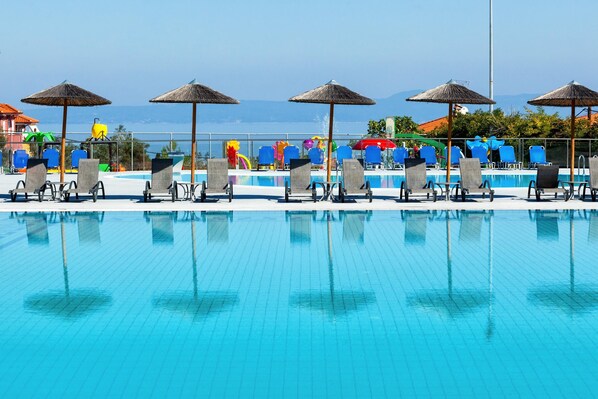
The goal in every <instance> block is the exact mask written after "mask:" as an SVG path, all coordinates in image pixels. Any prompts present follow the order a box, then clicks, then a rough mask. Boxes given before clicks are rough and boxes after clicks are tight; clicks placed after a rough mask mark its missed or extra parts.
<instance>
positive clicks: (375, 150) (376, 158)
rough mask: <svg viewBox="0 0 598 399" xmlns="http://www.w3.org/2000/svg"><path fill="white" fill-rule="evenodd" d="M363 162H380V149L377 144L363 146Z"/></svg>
mask: <svg viewBox="0 0 598 399" xmlns="http://www.w3.org/2000/svg"><path fill="white" fill-rule="evenodd" d="M365 163H373V164H377V165H378V164H381V163H382V150H381V149H380V147H378V146H377V145H368V146H367V147H365Z"/></svg>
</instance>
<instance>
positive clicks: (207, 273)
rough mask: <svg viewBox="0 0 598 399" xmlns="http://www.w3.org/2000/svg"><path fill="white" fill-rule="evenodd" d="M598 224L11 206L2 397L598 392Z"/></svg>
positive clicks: (567, 217)
mask: <svg viewBox="0 0 598 399" xmlns="http://www.w3.org/2000/svg"><path fill="white" fill-rule="evenodd" d="M597 243H598V212H589V211H588V212H579V211H565V212H563V211H560V212H556V211H554V212H536V211H532V212H527V211H525V212H523V211H518V212H515V211H513V212H510V211H509V212H507V211H497V212H493V213H491V212H459V213H457V212H383V211H378V212H348V211H347V212H286V213H285V212H235V213H224V212H221V213H205V212H197V213H185V212H178V213H176V212H174V213H169V212H159V213H142V212H129V213H125V212H112V213H110V212H107V213H71V214H61V213H19V214H17V213H12V214H9V213H0V249H1V253H2V266H1V271H2V278H1V279H0V303H1V304H2V313H1V317H2V320H1V323H0V325H1V326H2V327H1V330H0V334H1V338H2V343H3V345H2V348H3V349H2V356H0V372H1V373H2V378H1V379H0V395H1V396H2V397H23V396H35V397H43V396H53V397H102V398H103V397H107V396H119V397H131V396H142V397H148V396H155V397H166V396H183V397H207V396H212V397H218V398H220V397H231V396H232V397H238V396H241V397H276V398H279V397H288V396H293V397H314V396H330V397H360V398H361V397H376V398H378V397H391V398H395V397H398V396H401V395H402V396H407V397H412V396H456V397H461V396H474V397H480V396H484V397H498V396H500V397H505V396H507V397H509V396H542V397H544V396H551V397H553V396H557V397H592V396H596V395H597V394H598V384H597V383H596V375H598V341H597V340H596V331H597V330H598V317H596V312H597V310H598V268H597V267H596V262H595V259H596V256H595V254H596V251H595V248H596V244H597Z"/></svg>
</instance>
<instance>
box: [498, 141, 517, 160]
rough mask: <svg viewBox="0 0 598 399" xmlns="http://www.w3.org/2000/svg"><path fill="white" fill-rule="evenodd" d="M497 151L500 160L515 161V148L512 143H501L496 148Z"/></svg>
mask: <svg viewBox="0 0 598 399" xmlns="http://www.w3.org/2000/svg"><path fill="white" fill-rule="evenodd" d="M498 153H499V154H500V161H501V162H507V163H513V162H517V161H516V160H515V148H513V146H512V145H503V146H502V147H500V148H499V149H498Z"/></svg>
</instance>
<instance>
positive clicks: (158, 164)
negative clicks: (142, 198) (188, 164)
mask: <svg viewBox="0 0 598 399" xmlns="http://www.w3.org/2000/svg"><path fill="white" fill-rule="evenodd" d="M172 169H173V168H172V158H154V159H152V190H167V189H168V188H169V187H170V186H171V185H172Z"/></svg>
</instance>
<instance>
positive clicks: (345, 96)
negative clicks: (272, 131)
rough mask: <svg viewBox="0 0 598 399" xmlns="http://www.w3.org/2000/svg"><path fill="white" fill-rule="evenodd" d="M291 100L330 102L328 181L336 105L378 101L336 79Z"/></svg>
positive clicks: (315, 102)
mask: <svg viewBox="0 0 598 399" xmlns="http://www.w3.org/2000/svg"><path fill="white" fill-rule="evenodd" d="M289 101H291V102H295V103H314V104H330V120H329V122H328V146H327V151H326V155H327V160H326V181H330V172H331V170H332V167H331V164H332V127H333V125H334V105H335V104H341V105H374V104H376V102H375V101H374V100H372V99H371V98H367V97H364V96H362V95H361V94H358V93H355V92H354V91H352V90H349V89H347V88H346V87H344V86H341V85H340V84H338V83H337V82H336V81H334V80H331V81H330V82H328V83H326V84H325V85H322V86H319V87H316V88H315V89H313V90H310V91H306V92H305V93H303V94H299V95H297V96H295V97H291V98H290V99H289Z"/></svg>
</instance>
